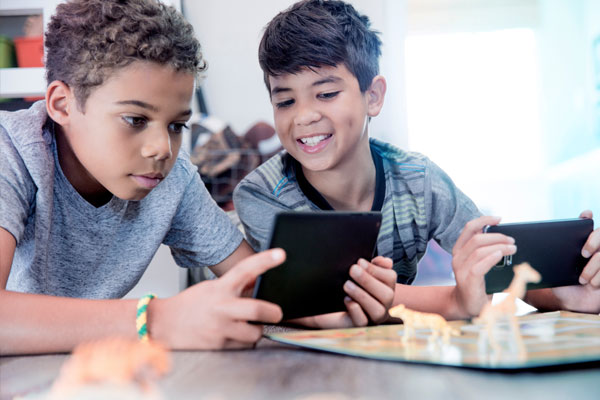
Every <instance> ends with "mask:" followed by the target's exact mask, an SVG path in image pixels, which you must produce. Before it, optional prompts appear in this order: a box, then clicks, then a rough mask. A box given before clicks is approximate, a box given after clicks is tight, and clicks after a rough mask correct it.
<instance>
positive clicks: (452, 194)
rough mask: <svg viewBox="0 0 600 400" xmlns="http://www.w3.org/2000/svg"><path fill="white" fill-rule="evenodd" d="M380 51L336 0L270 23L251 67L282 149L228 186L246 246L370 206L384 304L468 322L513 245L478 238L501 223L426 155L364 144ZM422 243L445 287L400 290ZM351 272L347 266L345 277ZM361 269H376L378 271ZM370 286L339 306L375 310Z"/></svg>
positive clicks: (261, 245) (354, 288)
mask: <svg viewBox="0 0 600 400" xmlns="http://www.w3.org/2000/svg"><path fill="white" fill-rule="evenodd" d="M380 45H381V41H380V40H379V37H378V35H377V33H376V32H375V31H373V30H372V29H370V23H369V19H368V18H367V17H366V16H364V15H361V14H359V13H358V12H356V10H355V9H354V8H353V7H352V6H351V5H350V4H348V3H345V2H342V1H333V0H331V1H329V0H306V1H300V2H298V3H296V4H294V5H293V6H291V7H290V8H289V9H287V10H285V11H283V12H281V13H279V14H278V15H277V16H275V18H273V19H272V20H271V21H270V22H269V24H268V25H267V27H266V28H265V32H264V35H263V37H262V40H261V42H260V46H259V62H260V66H261V69H262V70H263V73H264V80H265V84H266V86H267V89H268V91H269V96H270V99H271V103H272V106H273V116H274V121H275V129H276V131H277V134H278V137H279V139H280V141H281V143H282V145H283V147H284V148H285V151H283V152H282V153H280V154H278V155H276V156H274V157H273V158H271V159H270V160H268V161H267V162H266V163H265V164H263V165H262V166H260V167H259V168H258V169H257V170H255V171H254V172H253V173H251V174H250V175H248V176H247V177H246V178H245V179H244V180H243V181H242V182H241V183H240V184H239V186H238V187H237V189H236V191H235V192H234V202H235V207H236V210H237V212H238V214H239V216H240V219H241V221H242V223H243V225H244V228H245V231H246V237H247V239H248V241H249V243H250V244H251V245H252V246H253V247H254V248H255V249H256V250H262V249H265V248H266V246H267V245H268V242H267V241H268V235H269V230H270V227H271V225H272V221H273V218H274V216H275V214H276V213H277V212H280V211H290V210H313V211H319V210H352V211H369V210H374V211H381V212H382V215H383V221H382V227H381V230H380V234H379V238H378V241H377V253H378V254H379V255H382V256H386V257H389V258H391V259H393V263H394V266H393V268H394V270H395V271H396V272H397V284H396V286H395V290H394V292H395V294H394V300H393V303H394V304H401V303H402V304H405V305H406V306H407V307H409V308H412V309H416V310H420V311H425V312H435V313H439V314H442V315H443V316H444V317H446V318H450V319H456V318H468V317H471V316H474V315H477V314H478V312H479V310H480V309H481V307H482V306H483V304H485V303H486V301H487V297H486V294H485V285H484V280H483V276H484V275H485V273H486V272H487V271H488V270H489V269H490V268H491V267H492V266H493V265H495V264H496V263H497V262H498V261H499V260H500V259H501V258H502V257H503V256H505V255H510V254H514V253H515V251H516V247H515V245H514V240H513V239H512V238H510V237H507V236H504V235H500V234H486V235H484V234H483V233H482V231H483V227H484V226H486V225H493V224H497V223H498V222H499V221H500V219H499V218H496V217H487V216H480V215H481V214H480V212H479V211H478V210H477V208H476V206H475V205H474V204H473V202H472V201H471V200H470V199H469V198H467V196H465V195H464V194H463V193H462V192H461V191H460V190H459V189H458V188H457V187H456V186H455V185H454V184H453V182H452V180H451V179H450V178H449V177H448V176H447V175H446V174H445V173H444V172H443V171H442V170H441V169H440V168H439V167H438V166H436V165H435V164H434V163H433V162H432V161H430V160H429V159H428V158H427V157H425V156H423V155H421V154H418V153H412V152H406V151H403V150H400V149H398V148H396V147H394V146H392V145H389V144H386V143H383V142H381V141H378V140H375V139H369V120H370V119H371V118H372V117H375V116H377V115H378V114H379V112H380V111H381V109H382V107H383V102H384V97H385V92H386V81H385V78H384V77H383V76H381V75H379V74H378V71H379V67H378V62H379V60H378V59H379V56H380V53H381V52H380ZM593 235H594V236H593V237H590V240H589V241H588V243H587V244H586V251H589V252H590V254H593V253H595V252H597V251H598V248H599V247H600V243H598V241H599V240H598V239H600V233H599V232H596V233H595V234H593ZM432 239H433V240H436V241H437V242H438V243H439V244H440V245H441V246H442V247H443V248H444V249H446V250H447V251H452V254H453V261H452V267H453V270H454V274H455V278H456V283H457V284H456V286H448V287H414V286H411V285H410V284H411V283H412V281H413V280H414V279H415V276H416V274H417V263H418V261H419V259H420V258H421V257H422V256H423V255H424V254H425V251H426V248H427V243H428V242H429V240H432ZM599 267H600V258H599V257H596V258H595V259H592V260H591V261H590V264H589V268H586V271H585V272H586V274H587V275H588V276H589V277H591V276H594V273H595V271H597V270H598V268H599ZM362 272H363V271H362V270H361V269H360V268H358V267H356V266H353V267H352V268H351V269H350V275H351V276H352V277H353V278H357V277H358V275H357V274H361V275H365V274H364V273H362ZM366 272H367V275H368V274H372V275H373V276H375V277H376V276H377V275H378V274H379V273H380V272H379V271H378V268H377V266H369V267H368V268H366ZM589 277H588V280H589ZM597 279H600V274H599V275H598V278H597ZM597 283H598V284H600V282H597ZM374 285H376V283H373V284H372V287H371V288H370V289H369V290H365V287H360V286H358V285H353V284H352V283H347V284H346V285H345V286H344V289H345V291H346V293H347V294H348V296H349V297H350V298H351V299H352V300H348V301H347V304H348V305H351V304H352V303H353V302H354V301H358V300H360V301H361V302H362V303H363V304H369V301H367V300H365V299H366V298H371V301H370V303H371V304H373V305H374V307H373V308H369V307H368V306H367V307H365V310H366V311H367V313H368V315H369V316H371V317H373V316H374V315H376V312H373V311H371V310H376V309H377V307H375V305H376V301H374V300H376V299H377V298H378V296H379V289H378V288H377V287H374ZM378 287H379V288H382V290H383V289H384V288H385V285H378ZM367 292H369V293H367ZM546 295H547V296H549V297H546V298H545V299H543V301H540V302H538V304H540V305H542V304H551V303H552V302H553V301H554V302H555V300H556V299H552V298H553V295H552V294H551V293H549V292H548V291H546V292H545V294H544V296H546ZM544 296H541V297H544ZM541 297H539V296H538V299H539V298H541ZM596 298H597V299H598V301H597V306H596V307H598V308H600V296H598V297H596ZM554 306H556V302H555V304H554ZM372 319H373V318H372ZM379 321H381V320H379ZM355 323H356V321H355ZM358 323H359V324H360V323H362V324H366V323H367V321H366V320H362V321H358Z"/></svg>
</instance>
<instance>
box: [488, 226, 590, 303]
mask: <svg viewBox="0 0 600 400" xmlns="http://www.w3.org/2000/svg"><path fill="white" fill-rule="evenodd" d="M593 229H594V221H592V220H591V219H567V220H555V221H538V222H520V223H512V224H500V225H496V226H490V227H488V228H487V229H485V230H484V231H486V232H499V233H503V234H505V235H508V236H512V237H513V238H514V239H515V244H516V245H517V253H516V254H514V255H512V256H505V257H503V258H502V260H501V261H500V262H499V263H498V264H497V265H496V266H494V267H492V269H491V270H490V271H489V272H488V273H487V274H486V275H485V287H486V292H487V293H495V292H500V291H502V290H504V289H505V288H507V287H508V285H509V284H510V282H511V280H512V278H513V276H514V274H513V269H512V268H513V266H515V265H517V264H519V263H522V262H528V263H529V264H531V266H532V267H533V268H535V269H536V270H537V271H538V272H539V273H540V274H541V275H542V280H541V281H540V282H539V283H530V284H528V285H527V288H528V289H542V288H549V287H556V286H568V285H578V284H579V275H580V274H581V271H582V270H583V268H584V267H585V265H586V264H587V262H588V260H587V259H585V258H583V256H582V255H581V249H582V248H583V245H584V244H585V242H586V240H587V238H588V236H589V235H590V233H592V231H593Z"/></svg>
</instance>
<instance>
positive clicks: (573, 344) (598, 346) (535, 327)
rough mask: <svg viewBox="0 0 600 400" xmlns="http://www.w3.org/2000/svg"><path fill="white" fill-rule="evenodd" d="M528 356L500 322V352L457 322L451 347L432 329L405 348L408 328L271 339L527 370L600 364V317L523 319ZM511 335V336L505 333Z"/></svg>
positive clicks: (386, 356)
mask: <svg viewBox="0 0 600 400" xmlns="http://www.w3.org/2000/svg"><path fill="white" fill-rule="evenodd" d="M518 320H519V325H520V328H521V333H522V335H523V341H524V343H525V347H526V352H527V357H526V358H525V359H520V358H519V357H518V352H517V349H516V348H514V344H512V343H511V341H510V339H509V338H510V335H509V334H508V328H507V327H506V326H505V327H503V326H502V325H507V324H506V323H498V331H497V332H496V335H497V339H498V341H499V343H500V345H501V346H502V352H501V353H499V354H498V353H496V352H494V350H492V349H491V348H490V347H489V346H487V343H486V341H484V340H481V334H480V331H481V330H482V329H483V326H482V325H475V324H472V323H470V322H467V321H452V322H450V324H451V326H452V327H453V328H455V329H457V330H460V332H461V335H460V336H458V337H456V336H452V337H451V339H450V343H448V344H444V343H443V342H442V341H437V342H435V343H431V341H429V342H428V340H427V339H428V337H429V333H430V331H429V329H417V330H416V338H415V339H414V340H412V341H411V342H409V343H406V344H404V343H402V335H403V326H402V325H401V324H399V325H381V326H375V327H366V328H352V329H331V330H320V331H304V330H303V331H295V332H284V333H273V334H268V335H266V336H267V337H268V338H269V339H271V340H274V341H277V342H282V343H286V344H291V345H295V346H300V347H307V348H311V349H316V350H322V351H327V352H333V353H339V354H345V355H350V356H356V357H365V358H372V359H378V360H388V361H401V362H411V363H420V364H439V365H448V366H454V367H467V368H481V369H526V368H538V367H549V366H556V365H564V364H575V363H584V362H593V361H600V316H598V315H590V314H578V313H572V312H566V311H556V312H550V313H536V314H531V315H526V316H523V317H519V319H518ZM503 332H506V334H503Z"/></svg>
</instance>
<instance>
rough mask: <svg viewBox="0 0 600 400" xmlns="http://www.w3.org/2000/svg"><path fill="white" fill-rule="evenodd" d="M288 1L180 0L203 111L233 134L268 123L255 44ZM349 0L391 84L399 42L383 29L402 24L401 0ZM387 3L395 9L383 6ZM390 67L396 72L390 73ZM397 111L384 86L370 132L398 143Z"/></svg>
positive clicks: (398, 103) (397, 100)
mask: <svg viewBox="0 0 600 400" xmlns="http://www.w3.org/2000/svg"><path fill="white" fill-rule="evenodd" d="M293 3H294V1H292V0H253V1H244V0H237V1H235V0H230V1H222V0H203V1H194V0H184V1H183V11H184V14H185V16H186V18H187V19H188V20H189V21H190V22H191V23H192V25H193V26H194V29H195V30H196V34H197V36H198V39H199V40H200V43H201V45H202V48H203V54H204V56H205V58H206V60H207V61H208V65H209V68H208V71H207V74H206V78H205V80H204V82H203V85H202V87H203V91H204V95H205V98H206V102H207V106H208V109H209V112H210V113H211V114H213V115H215V116H216V117H219V118H221V119H223V120H225V121H227V122H229V123H230V125H231V126H232V128H233V130H234V131H235V132H236V133H238V134H243V133H244V132H245V131H246V130H247V129H248V128H249V127H250V126H252V125H253V124H254V123H255V122H257V121H260V120H264V121H267V122H269V123H271V124H272V123H273V118H272V108H271V104H270V102H269V98H268V94H267V90H266V88H265V86H264V83H263V75H262V72H261V70H260V67H259V65H258V44H259V42H260V39H261V37H262V32H263V28H264V27H265V25H266V24H267V23H268V22H269V21H270V20H271V19H272V18H273V17H274V16H275V15H276V14H277V13H278V12H280V11H283V10H284V9H286V8H287V7H289V6H290V5H292V4H293ZM350 3H352V4H353V5H354V6H355V7H356V9H357V10H358V11H359V12H361V13H364V14H366V15H368V16H369V18H370V19H371V22H372V26H373V28H374V29H376V30H378V31H380V32H382V40H383V41H384V47H383V57H382V59H381V70H382V73H383V74H386V75H388V76H387V78H388V80H389V81H390V86H392V89H394V88H398V87H401V79H402V78H401V77H402V71H401V70H399V71H398V70H397V69H396V66H397V65H398V64H399V60H400V61H401V57H402V54H403V50H402V49H403V43H402V41H394V42H393V43H387V42H386V31H387V30H388V29H389V30H395V31H397V30H398V29H399V28H401V27H402V26H403V23H402V22H403V21H402V20H401V19H402V4H403V3H404V0H400V1H390V2H388V1H385V0H352V1H350ZM387 3H389V4H387ZM390 7H391V8H392V9H393V10H394V11H395V13H390V12H387V11H388V9H389V8H390ZM388 27H389V28H388ZM390 61H394V65H390ZM400 64H401V63H400ZM394 69H396V71H397V72H398V73H397V74H391V71H392V70H394ZM393 92H396V93H393ZM388 106H389V107H388ZM403 115H404V111H403V106H402V98H401V94H400V91H398V90H396V91H394V90H390V91H388V98H387V100H386V106H385V107H384V111H383V112H382V113H381V115H380V116H379V117H377V118H376V119H375V120H374V121H373V122H372V125H371V134H372V135H373V136H375V137H379V138H382V139H384V140H388V141H391V142H394V143H399V144H401V143H404V142H403V140H404V139H403V136H402V135H401V133H400V131H404V129H402V124H403Z"/></svg>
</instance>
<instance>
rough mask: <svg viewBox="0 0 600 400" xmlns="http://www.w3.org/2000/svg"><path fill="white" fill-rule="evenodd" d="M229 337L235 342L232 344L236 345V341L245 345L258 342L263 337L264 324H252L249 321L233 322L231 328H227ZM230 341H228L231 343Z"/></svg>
mask: <svg viewBox="0 0 600 400" xmlns="http://www.w3.org/2000/svg"><path fill="white" fill-rule="evenodd" d="M227 331H228V332H227V337H228V339H229V340H230V341H233V342H234V343H231V345H236V343H235V342H237V343H238V344H241V345H243V344H244V343H245V344H254V343H256V342H257V341H258V340H259V339H260V338H261V337H262V333H263V326H262V325H251V324H248V323H247V322H241V321H239V322H237V321H236V322H232V323H231V325H230V326H229V329H227ZM229 344H230V343H228V345H229ZM229 348H233V347H229Z"/></svg>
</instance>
